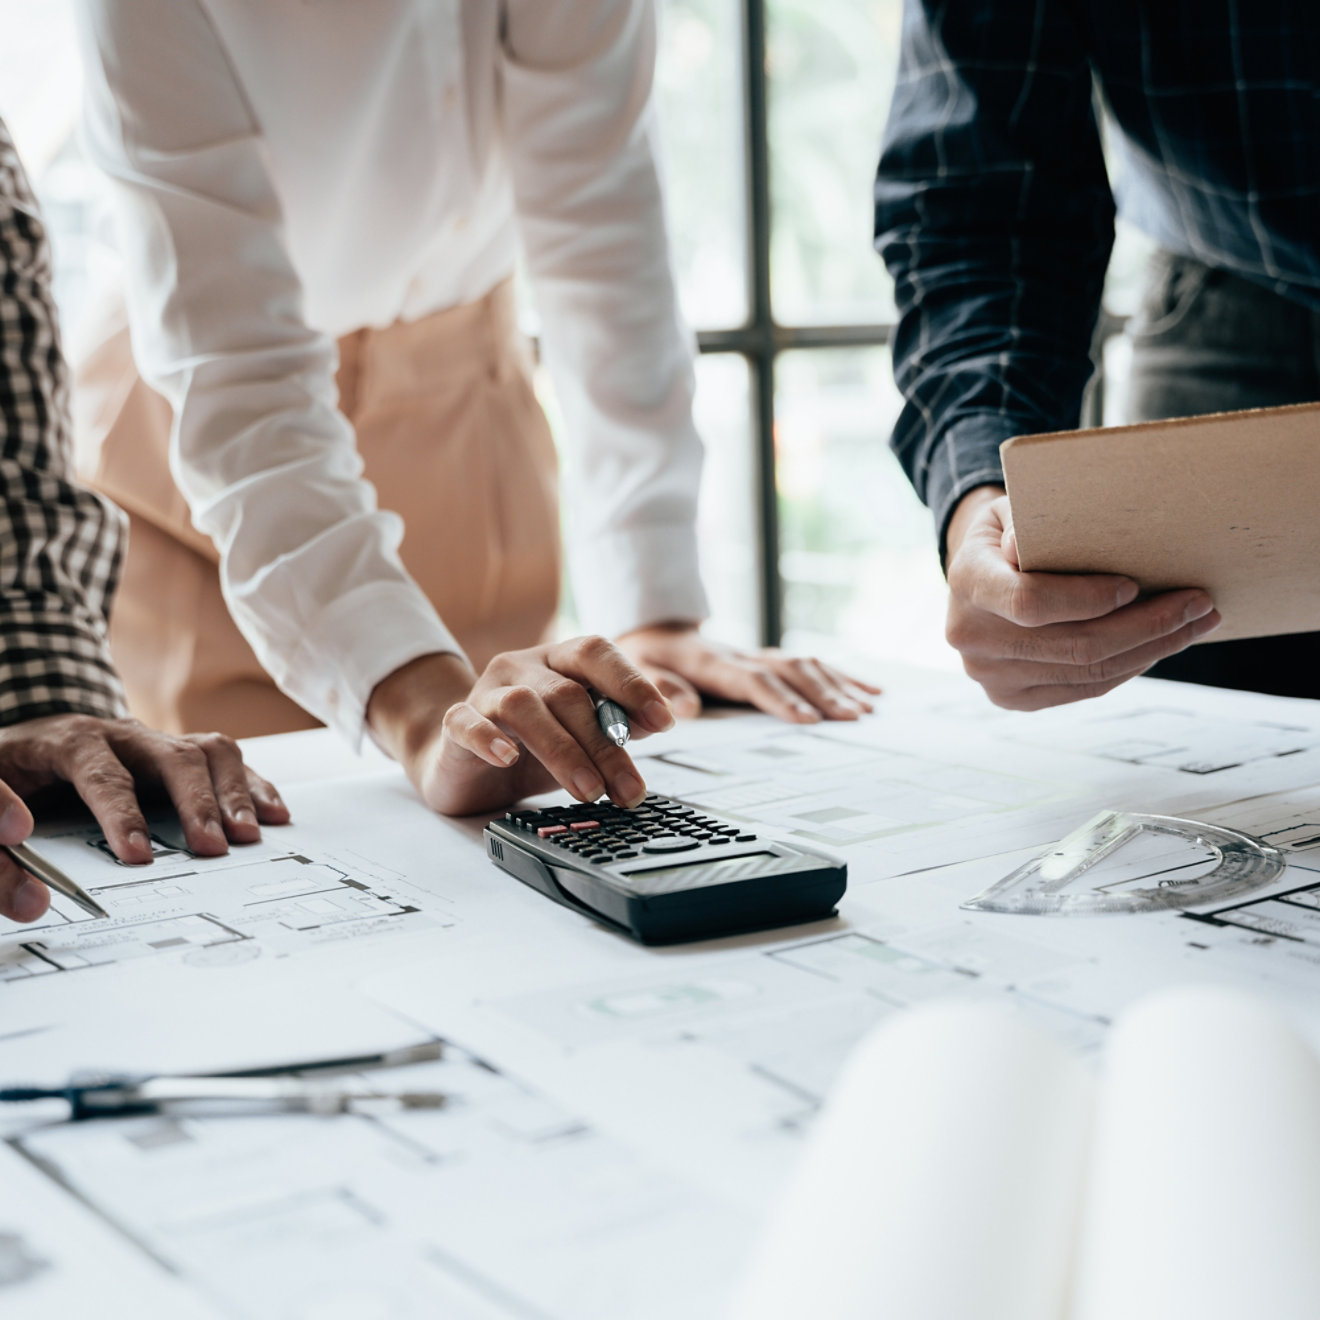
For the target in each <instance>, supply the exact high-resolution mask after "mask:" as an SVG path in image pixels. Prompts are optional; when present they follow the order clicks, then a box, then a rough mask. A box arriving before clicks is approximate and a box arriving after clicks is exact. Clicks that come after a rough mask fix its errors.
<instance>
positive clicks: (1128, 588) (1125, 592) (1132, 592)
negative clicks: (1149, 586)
mask: <svg viewBox="0 0 1320 1320" xmlns="http://www.w3.org/2000/svg"><path fill="white" fill-rule="evenodd" d="M1140 593H1141V588H1140V587H1139V586H1137V584H1136V583H1135V582H1131V581H1128V582H1123V583H1121V584H1120V585H1119V588H1118V591H1117V592H1116V593H1115V597H1114V599H1115V603H1116V604H1117V605H1118V606H1119V607H1120V608H1121V607H1122V606H1124V605H1131V604H1132V602H1133V601H1134V600H1136V598H1137V596H1138V595H1139V594H1140Z"/></svg>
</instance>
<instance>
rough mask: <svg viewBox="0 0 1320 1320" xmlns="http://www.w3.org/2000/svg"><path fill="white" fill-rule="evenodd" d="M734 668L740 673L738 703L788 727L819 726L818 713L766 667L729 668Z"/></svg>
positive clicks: (819, 717) (819, 716)
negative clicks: (753, 708)
mask: <svg viewBox="0 0 1320 1320" xmlns="http://www.w3.org/2000/svg"><path fill="white" fill-rule="evenodd" d="M735 667H736V668H739V669H740V670H741V673H742V682H741V688H742V691H741V692H739V693H738V695H737V699H738V700H740V701H746V702H747V703H748V704H749V705H752V706H755V707H756V708H757V709H758V710H763V711H765V712H766V713H767V714H769V715H776V716H778V717H779V718H780V719H781V720H787V721H788V723H790V724H818V723H820V719H821V715H820V712H819V711H818V710H817V709H816V708H815V707H814V706H813V705H812V704H811V703H810V702H809V701H806V700H804V699H803V698H802V697H800V696H798V694H797V693H796V692H794V691H793V689H792V688H791V687H789V686H788V684H787V683H785V682H784V680H783V679H782V678H780V677H779V676H778V675H777V674H775V673H774V672H773V671H772V670H770V669H769V668H768V667H767V666H765V665H751V666H731V668H735Z"/></svg>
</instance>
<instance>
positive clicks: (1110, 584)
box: [949, 534, 1138, 628]
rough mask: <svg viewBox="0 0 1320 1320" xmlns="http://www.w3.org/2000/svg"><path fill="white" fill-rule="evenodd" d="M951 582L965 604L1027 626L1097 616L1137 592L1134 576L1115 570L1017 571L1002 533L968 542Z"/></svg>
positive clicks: (951, 571) (952, 567)
mask: <svg viewBox="0 0 1320 1320" xmlns="http://www.w3.org/2000/svg"><path fill="white" fill-rule="evenodd" d="M1001 535H1002V534H1001ZM949 587H950V590H951V591H952V592H953V594H954V596H955V598H957V599H958V600H959V601H961V602H963V603H964V604H967V605H971V606H974V607H975V608H977V609H981V610H986V611H988V612H989V613H991V614H995V615H998V616H999V617H1000V618H1001V619H1007V620H1009V621H1010V622H1012V623H1015V624H1017V625H1018V626H1019V627H1023V628H1040V627H1043V626H1044V625H1046V624H1051V623H1075V622H1078V621H1080V620H1083V619H1098V618H1101V617H1103V616H1104V615H1106V614H1112V613H1113V611H1114V610H1117V609H1122V607H1123V606H1125V605H1129V604H1131V603H1132V601H1134V600H1136V598H1137V595H1138V587H1137V584H1136V583H1135V582H1134V581H1133V580H1132V579H1131V578H1127V577H1120V576H1118V575H1117V574H1114V573H1022V572H1019V571H1018V569H1017V568H1015V567H1014V566H1013V565H1012V564H1011V563H1010V562H1009V561H1008V559H1006V558H1005V556H1004V551H1003V547H1002V545H1001V544H1000V542H999V538H998V537H996V539H995V542H994V544H993V545H989V544H985V543H983V542H980V541H977V542H975V543H971V544H969V543H968V542H964V551H963V553H961V554H960V555H959V556H958V558H957V559H956V560H955V561H954V562H953V563H951V564H950V565H949Z"/></svg>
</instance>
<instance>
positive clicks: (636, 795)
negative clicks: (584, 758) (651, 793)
mask: <svg viewBox="0 0 1320 1320" xmlns="http://www.w3.org/2000/svg"><path fill="white" fill-rule="evenodd" d="M539 692H540V696H541V699H542V700H543V701H544V702H545V704H546V707H547V709H548V710H549V711H550V713H551V714H552V715H553V716H554V717H555V719H556V720H558V721H559V723H560V725H561V726H562V727H563V728H564V729H566V730H567V731H568V733H569V734H570V735H571V736H572V737H573V739H574V740H575V741H576V742H577V744H578V746H579V747H581V748H582V750H583V751H584V752H586V754H587V755H588V756H589V757H590V758H591V761H592V764H593V765H594V766H595V767H596V769H597V771H598V772H599V773H600V776H601V778H602V779H603V780H604V781H605V788H606V791H607V792H608V793H609V795H610V798H611V800H612V801H614V802H617V803H618V804H619V806H621V807H632V806H636V805H637V804H638V803H639V802H640V801H641V800H642V799H643V798H644V797H645V796H646V785H645V784H644V783H643V782H642V777H641V775H639V774H638V773H637V768H636V767H635V766H634V765H633V760H632V757H630V756H629V755H628V753H627V752H625V751H624V750H623V748H622V747H620V746H619V745H618V744H617V743H616V742H615V741H614V740H613V739H612V738H610V737H608V736H607V735H606V734H605V733H604V732H603V731H602V730H601V727H600V720H599V719H598V717H597V715H596V706H595V703H594V702H593V701H592V700H591V698H590V697H589V696H588V695H587V691H586V689H585V688H584V687H583V686H582V685H581V684H580V683H575V682H574V681H573V680H572V679H571V678H564V677H562V676H561V675H559V674H555V673H553V671H550V670H547V671H546V678H545V679H543V680H542V682H541V684H540V687H539Z"/></svg>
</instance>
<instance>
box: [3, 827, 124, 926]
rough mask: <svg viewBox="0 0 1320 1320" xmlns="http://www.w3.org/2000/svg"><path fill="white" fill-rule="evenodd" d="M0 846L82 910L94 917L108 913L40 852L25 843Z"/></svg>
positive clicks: (24, 867)
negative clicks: (34, 850)
mask: <svg viewBox="0 0 1320 1320" xmlns="http://www.w3.org/2000/svg"><path fill="white" fill-rule="evenodd" d="M0 848H3V849H4V851H5V852H7V853H8V854H9V856H10V857H12V858H13V859H14V861H16V862H17V863H18V864H19V866H21V867H22V868H23V869H24V870H25V871H26V872H27V873H28V874H29V875H35V876H36V877H37V879H38V880H40V881H41V882H42V884H44V885H47V886H49V887H50V888H51V889H53V890H55V892H56V893H59V894H63V895H64V897H65V898H71V899H73V901H74V902H75V903H77V905H78V906H79V907H80V908H82V910H83V911H84V912H90V913H91V914H92V916H94V917H108V916H109V915H110V914H109V913H108V912H107V911H106V910H105V908H103V907H102V906H101V905H100V904H99V903H98V902H97V901H96V899H94V898H93V897H92V896H91V895H90V894H89V893H88V892H87V891H86V890H85V889H84V888H83V887H82V886H81V885H80V884H78V883H77V882H76V881H74V880H70V879H69V877H68V876H67V875H65V874H64V872H63V871H61V870H60V869H59V867H58V866H52V865H51V864H50V863H49V862H48V861H47V860H46V859H45V858H44V857H42V856H41V855H40V854H38V853H35V852H33V851H32V849H31V848H29V847H28V846H27V844H26V843H12V844H11V843H0Z"/></svg>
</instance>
